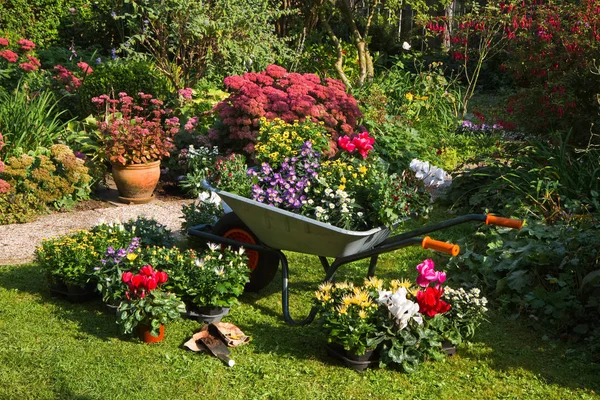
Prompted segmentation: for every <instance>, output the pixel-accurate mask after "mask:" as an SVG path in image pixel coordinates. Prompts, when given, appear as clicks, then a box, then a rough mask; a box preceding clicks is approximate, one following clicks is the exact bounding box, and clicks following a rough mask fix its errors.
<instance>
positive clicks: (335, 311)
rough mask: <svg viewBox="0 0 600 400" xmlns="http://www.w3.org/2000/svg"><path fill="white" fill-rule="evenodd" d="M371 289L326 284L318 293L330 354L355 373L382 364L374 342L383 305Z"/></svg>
mask: <svg viewBox="0 0 600 400" xmlns="http://www.w3.org/2000/svg"><path fill="white" fill-rule="evenodd" d="M373 294H374V292H373V291H370V290H369V289H368V287H367V286H365V287H355V286H354V285H353V284H348V283H346V282H339V283H335V284H333V283H329V282H326V283H324V284H322V285H321V286H320V287H319V290H318V291H317V293H316V303H317V308H318V309H319V310H320V312H321V315H322V317H323V321H324V323H323V328H324V329H325V331H326V333H327V341H328V347H327V351H328V353H329V354H330V355H331V356H333V357H334V358H337V359H339V360H341V361H342V362H344V363H345V364H346V365H347V366H348V367H350V368H353V369H355V370H359V371H360V370H363V369H365V368H368V367H369V366H372V365H375V364H376V363H377V362H378V359H379V354H378V351H377V348H376V346H372V345H371V342H372V341H373V339H375V338H376V337H377V325H378V319H379V306H378V304H377V297H375V296H373Z"/></svg>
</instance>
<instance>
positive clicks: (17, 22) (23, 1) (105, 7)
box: [0, 0, 123, 49]
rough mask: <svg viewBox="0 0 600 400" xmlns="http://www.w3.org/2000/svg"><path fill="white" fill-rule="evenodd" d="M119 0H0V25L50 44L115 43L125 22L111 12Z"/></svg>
mask: <svg viewBox="0 0 600 400" xmlns="http://www.w3.org/2000/svg"><path fill="white" fill-rule="evenodd" d="M120 3H121V1H119V0H99V1H89V0H37V1H31V0H4V1H2V2H0V27H2V29H3V30H5V31H7V32H9V33H11V35H13V36H18V37H27V38H30V39H31V40H33V41H34V42H35V43H37V44H38V45H39V46H40V47H42V48H46V47H48V46H50V45H52V44H56V43H74V44H75V45H77V46H78V47H90V46H101V47H102V48H104V49H110V48H111V47H115V44H114V43H113V41H114V40H115V38H117V40H120V39H122V34H123V26H122V24H121V23H119V22H118V21H116V20H115V19H114V18H113V17H112V16H111V15H110V14H111V11H113V10H117V11H118V10H119V9H120V8H121V6H120Z"/></svg>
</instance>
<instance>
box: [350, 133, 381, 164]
mask: <svg viewBox="0 0 600 400" xmlns="http://www.w3.org/2000/svg"><path fill="white" fill-rule="evenodd" d="M373 143H375V138H372V137H371V136H369V132H363V133H361V134H359V135H358V137H355V138H354V139H352V144H353V145H354V146H356V149H357V150H358V152H359V153H360V155H361V156H362V158H367V153H369V151H371V150H373Z"/></svg>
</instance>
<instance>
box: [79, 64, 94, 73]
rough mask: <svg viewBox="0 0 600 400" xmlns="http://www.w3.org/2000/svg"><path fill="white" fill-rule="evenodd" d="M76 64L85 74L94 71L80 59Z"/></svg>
mask: <svg viewBox="0 0 600 400" xmlns="http://www.w3.org/2000/svg"><path fill="white" fill-rule="evenodd" d="M77 66H78V67H79V68H80V69H81V70H82V71H83V73H84V74H85V75H89V74H91V73H92V72H94V70H93V69H92V67H90V66H89V65H88V63H86V62H83V61H80V62H78V63H77Z"/></svg>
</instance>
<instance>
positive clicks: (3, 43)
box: [0, 37, 9, 46]
mask: <svg viewBox="0 0 600 400" xmlns="http://www.w3.org/2000/svg"><path fill="white" fill-rule="evenodd" d="M8 44H9V42H8V39H7V38H3V37H0V46H8Z"/></svg>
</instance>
